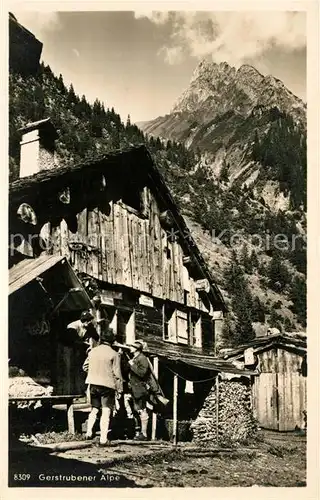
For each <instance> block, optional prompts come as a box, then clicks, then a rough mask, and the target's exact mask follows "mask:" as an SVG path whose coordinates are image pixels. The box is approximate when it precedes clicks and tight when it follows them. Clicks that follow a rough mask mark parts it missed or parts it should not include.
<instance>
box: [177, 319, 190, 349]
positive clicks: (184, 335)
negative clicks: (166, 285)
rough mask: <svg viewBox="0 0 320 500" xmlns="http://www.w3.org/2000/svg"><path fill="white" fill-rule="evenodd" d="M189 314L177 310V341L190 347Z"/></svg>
mask: <svg viewBox="0 0 320 500" xmlns="http://www.w3.org/2000/svg"><path fill="white" fill-rule="evenodd" d="M188 326H189V325H188V313H187V312H185V311H179V310H177V341H178V344H186V345H188V340H189V327H188Z"/></svg>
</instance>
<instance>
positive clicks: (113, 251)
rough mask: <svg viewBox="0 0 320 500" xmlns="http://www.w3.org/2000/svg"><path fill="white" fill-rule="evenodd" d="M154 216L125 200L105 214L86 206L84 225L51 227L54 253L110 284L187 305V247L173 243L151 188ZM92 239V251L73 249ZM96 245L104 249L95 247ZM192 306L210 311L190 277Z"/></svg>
mask: <svg viewBox="0 0 320 500" xmlns="http://www.w3.org/2000/svg"><path fill="white" fill-rule="evenodd" d="M145 199H146V200H147V203H148V207H147V208H148V210H147V211H148V213H149V217H148V218H145V219H144V218H141V217H139V216H138V215H137V214H135V213H133V212H132V210H130V209H127V208H126V206H124V205H123V204H122V203H121V202H113V201H110V202H109V209H108V210H106V211H105V212H107V213H103V212H102V211H101V210H98V208H94V209H91V208H90V210H89V209H87V208H84V209H83V210H82V211H81V212H79V213H78V214H77V223H78V229H77V232H76V233H73V232H72V231H71V230H70V229H69V228H68V225H67V222H66V221H65V220H62V221H61V223H60V225H59V226H53V227H52V228H51V236H52V237H54V241H55V245H54V247H53V253H60V254H63V255H67V256H68V257H70V258H71V262H72V263H73V266H74V268H75V269H76V270H77V271H79V272H85V273H87V274H89V275H91V276H93V277H96V278H97V279H100V280H102V281H104V282H106V283H110V284H117V285H125V286H127V287H131V288H134V289H135V290H139V291H141V292H143V293H147V294H151V295H152V296H153V297H156V298H159V299H162V300H166V299H168V300H172V301H175V302H178V303H181V304H183V303H184V286H183V260H182V259H183V250H182V247H181V245H180V243H179V242H178V241H170V238H169V237H168V234H167V232H166V230H165V229H164V228H163V227H162V226H161V224H160V212H159V207H158V204H157V202H156V200H155V198H154V196H153V195H152V193H151V192H150V190H149V189H145ZM169 236H170V234H169ZM69 241H78V242H79V243H81V242H85V243H90V245H91V250H90V251H82V250H76V251H70V249H69V246H68V242H69ZM95 244H96V245H97V246H98V249H97V250H98V251H97V250H95V249H94V248H92V247H94V246H95ZM189 285H190V286H189V289H190V292H189V294H188V306H189V307H195V308H197V309H200V310H203V311H205V312H207V308H206V307H205V306H204V304H203V303H202V301H201V300H200V298H199V295H198V293H197V291H196V288H195V281H194V279H193V278H192V277H189Z"/></svg>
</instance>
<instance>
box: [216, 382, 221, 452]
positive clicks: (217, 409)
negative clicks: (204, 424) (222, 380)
mask: <svg viewBox="0 0 320 500" xmlns="http://www.w3.org/2000/svg"><path fill="white" fill-rule="evenodd" d="M219 396H220V394H219V374H218V373H217V376H216V441H217V445H219Z"/></svg>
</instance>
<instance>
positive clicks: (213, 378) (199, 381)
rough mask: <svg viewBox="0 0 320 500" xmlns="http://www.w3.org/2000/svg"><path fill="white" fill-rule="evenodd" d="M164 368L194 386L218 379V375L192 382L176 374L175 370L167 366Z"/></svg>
mask: <svg viewBox="0 0 320 500" xmlns="http://www.w3.org/2000/svg"><path fill="white" fill-rule="evenodd" d="M164 366H165V368H166V369H167V370H169V371H170V372H172V373H173V374H174V375H176V376H177V377H178V378H181V379H182V380H185V381H187V382H192V383H193V384H198V383H199V384H200V383H202V382H209V381H210V380H215V379H216V377H217V375H216V376H214V377H210V378H206V379H203V380H190V379H188V378H185V377H183V376H182V375H179V373H176V372H175V371H174V370H171V368H169V367H168V366H167V365H164Z"/></svg>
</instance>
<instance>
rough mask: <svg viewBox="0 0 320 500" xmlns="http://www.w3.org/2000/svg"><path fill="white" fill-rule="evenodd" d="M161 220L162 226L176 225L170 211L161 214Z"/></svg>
mask: <svg viewBox="0 0 320 500" xmlns="http://www.w3.org/2000/svg"><path fill="white" fill-rule="evenodd" d="M159 218H160V222H161V224H163V225H164V226H167V227H172V226H173V224H174V220H173V216H172V213H171V212H170V210H165V211H164V212H161V214H160V216H159Z"/></svg>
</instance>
